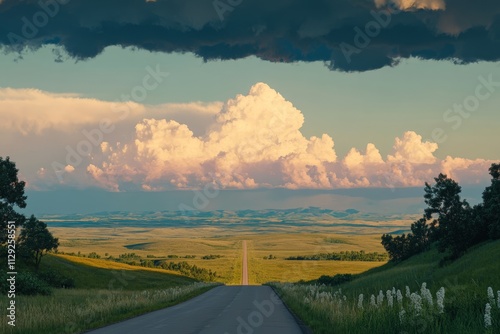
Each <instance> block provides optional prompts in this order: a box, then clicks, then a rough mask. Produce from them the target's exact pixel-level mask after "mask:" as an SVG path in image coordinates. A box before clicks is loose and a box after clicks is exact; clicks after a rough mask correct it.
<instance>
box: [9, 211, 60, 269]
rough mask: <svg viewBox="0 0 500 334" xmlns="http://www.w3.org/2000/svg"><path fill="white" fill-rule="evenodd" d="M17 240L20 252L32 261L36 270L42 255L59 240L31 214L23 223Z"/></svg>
mask: <svg viewBox="0 0 500 334" xmlns="http://www.w3.org/2000/svg"><path fill="white" fill-rule="evenodd" d="M18 241H19V249H20V252H21V254H22V255H23V256H24V257H25V258H27V259H28V260H29V261H33V262H34V265H35V270H37V271H38V268H39V266H40V262H41V261H42V257H43V256H44V255H45V254H46V253H47V252H49V251H51V250H56V249H57V247H58V246H59V240H58V239H57V238H54V236H53V235H52V233H50V232H49V230H48V229H47V224H45V223H44V222H42V221H39V220H38V219H36V218H35V216H33V215H32V216H31V217H30V218H29V219H28V220H27V221H26V222H25V223H24V226H23V229H22V230H21V233H20V235H19V239H18Z"/></svg>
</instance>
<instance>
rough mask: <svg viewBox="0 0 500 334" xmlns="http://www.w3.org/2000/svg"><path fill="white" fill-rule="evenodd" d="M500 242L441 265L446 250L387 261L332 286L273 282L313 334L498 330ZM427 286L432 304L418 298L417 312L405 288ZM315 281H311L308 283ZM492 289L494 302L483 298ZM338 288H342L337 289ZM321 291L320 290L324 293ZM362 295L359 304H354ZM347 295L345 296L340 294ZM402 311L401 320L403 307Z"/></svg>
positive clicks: (472, 250)
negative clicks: (440, 302) (394, 293)
mask: <svg viewBox="0 0 500 334" xmlns="http://www.w3.org/2000/svg"><path fill="white" fill-rule="evenodd" d="M499 255H500V240H498V241H492V242H486V243H483V244H480V245H477V246H475V247H473V248H471V249H470V250H469V251H468V252H467V253H466V254H465V255H464V256H462V257H461V258H459V259H457V260H456V261H454V262H452V263H449V264H447V265H445V266H439V261H440V260H441V259H442V258H443V257H444V254H442V253H439V252H438V251H437V250H436V249H431V250H429V251H427V252H424V253H422V254H419V255H416V256H413V257H411V258H410V259H408V260H406V261H403V262H401V263H398V264H394V263H387V264H385V265H383V266H381V267H377V268H374V269H371V270H369V271H367V272H364V273H362V274H360V275H358V276H357V277H356V278H355V279H354V280H353V281H351V282H348V283H344V284H341V285H338V286H334V287H324V286H323V287H321V286H311V284H294V285H288V286H287V285H283V284H273V285H274V286H275V287H276V288H277V290H278V291H279V293H280V294H281V295H282V297H283V299H284V300H285V302H286V303H287V304H288V306H289V307H290V308H291V309H292V310H293V311H294V312H295V313H296V314H297V315H298V316H299V317H300V318H302V320H304V322H305V323H306V324H308V325H309V326H310V327H311V328H312V329H313V331H314V333H331V331H332V329H334V330H335V333H352V334H356V333H370V334H373V333H401V332H406V333H433V334H434V333H443V334H444V333H500V305H499V304H500V303H499V301H500V295H499V294H497V291H499V290H500V262H499V260H498V258H499ZM424 282H425V283H426V284H427V288H428V289H429V290H430V292H431V294H432V298H433V305H432V306H430V305H429V303H428V302H427V301H426V300H425V298H423V299H422V303H423V304H422V305H423V311H421V312H420V314H418V312H415V307H414V304H412V301H411V298H408V297H406V296H405V295H406V293H405V292H406V286H408V287H409V288H410V290H411V292H415V293H418V294H420V295H421V296H422V297H423V294H422V293H421V286H422V283H424ZM309 283H314V282H309ZM393 287H395V289H396V290H397V289H399V290H401V291H402V294H403V301H402V304H399V303H398V302H397V301H396V297H394V302H393V303H394V305H393V306H391V305H389V303H388V299H387V297H386V296H387V294H386V292H387V290H392V288H393ZM441 287H444V288H445V298H444V312H443V313H440V312H439V309H438V308H437V299H436V292H437V291H438V290H439V289H440V288H441ZM488 287H492V289H493V291H494V301H490V300H489V299H488V297H487V289H488ZM339 289H341V291H339ZM379 291H382V293H383V295H384V298H383V302H382V303H380V304H379V302H378V301H377V302H376V304H377V305H378V306H377V305H371V303H370V299H371V296H372V295H374V296H375V297H376V296H377V295H378V294H379ZM323 292H324V294H322V293H323ZM360 294H363V303H362V305H363V307H362V308H360V307H359V306H358V300H359V299H358V298H359V295H360ZM344 296H345V297H344ZM488 302H490V303H491V306H492V309H491V319H492V326H491V327H489V328H488V329H486V328H485V305H486V303H488ZM402 308H404V309H405V312H406V313H405V315H404V317H405V318H404V319H405V320H403V321H402V320H401V318H400V312H401V309H402Z"/></svg>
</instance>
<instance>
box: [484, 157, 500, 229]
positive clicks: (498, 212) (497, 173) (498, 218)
mask: <svg viewBox="0 0 500 334" xmlns="http://www.w3.org/2000/svg"><path fill="white" fill-rule="evenodd" d="M489 171H490V175H491V177H492V179H491V185H490V186H489V187H486V189H485V190H484V192H483V210H482V217H483V219H484V221H485V224H486V225H487V228H488V232H489V237H490V238H492V239H499V238H500V163H499V164H492V165H491V167H490V169H489Z"/></svg>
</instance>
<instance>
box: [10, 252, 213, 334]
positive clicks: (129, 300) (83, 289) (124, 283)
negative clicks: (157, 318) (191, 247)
mask: <svg viewBox="0 0 500 334" xmlns="http://www.w3.org/2000/svg"><path fill="white" fill-rule="evenodd" d="M41 270H50V271H53V272H57V273H60V274H63V275H65V276H68V277H72V278H73V279H74V280H75V285H76V288H75V289H54V290H53V293H52V294H51V295H50V296H16V306H17V322H16V327H15V328H13V327H11V326H8V325H7V317H2V318H1V319H0V333H16V334H45V333H47V334H53V333H66V334H73V333H83V332H85V331H87V330H89V329H92V328H96V327H100V326H103V325H106V324H110V323H114V322H118V321H121V320H124V319H127V318H130V317H133V316H136V315H139V314H142V313H146V312H149V311H153V310H157V309H160V308H164V307H168V306H172V305H175V304H178V303H180V302H182V301H184V300H187V299H190V298H192V297H194V296H196V295H199V294H201V293H203V292H205V291H207V290H209V289H210V288H212V287H213V286H215V285H213V284H205V283H197V282H196V281H195V280H193V279H191V278H188V277H184V276H180V275H178V274H175V273H169V272H167V271H165V270H158V269H150V268H142V267H136V266H129V265H126V264H121V263H116V262H112V261H105V260H99V259H89V258H81V257H76V256H67V255H48V256H46V257H44V259H43V261H42V265H41Z"/></svg>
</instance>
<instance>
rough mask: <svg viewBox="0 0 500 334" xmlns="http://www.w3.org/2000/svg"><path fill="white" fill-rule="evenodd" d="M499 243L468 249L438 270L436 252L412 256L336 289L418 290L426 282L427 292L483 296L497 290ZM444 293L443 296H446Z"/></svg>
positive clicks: (386, 265) (499, 277) (366, 273)
mask: <svg viewBox="0 0 500 334" xmlns="http://www.w3.org/2000/svg"><path fill="white" fill-rule="evenodd" d="M499 256H500V240H498V241H493V242H487V243H483V244H480V245H477V246H475V247H473V248H471V249H470V250H469V251H468V252H467V253H466V254H465V255H464V256H462V257H461V258H459V259H458V260H456V261H454V262H452V263H450V264H448V265H445V266H443V267H440V266H439V261H440V260H441V259H442V258H443V254H442V253H439V252H438V251H437V250H436V249H431V250H430V251H428V252H424V253H422V254H419V255H416V256H413V257H411V258H409V259H408V260H406V261H403V262H401V263H398V264H393V263H387V264H385V265H383V266H381V267H377V268H374V269H371V270H369V271H366V272H365V273H363V274H361V275H359V277H358V278H357V279H355V280H354V281H352V282H349V283H346V284H343V285H341V286H340V287H341V288H342V289H343V290H345V292H348V291H350V290H352V291H356V293H358V291H365V292H366V293H368V292H371V293H373V292H372V291H375V290H377V291H378V290H379V289H383V290H384V291H385V290H387V289H388V288H392V287H393V286H395V287H404V286H406V285H409V286H410V288H412V289H416V288H418V287H419V286H420V285H421V283H422V282H427V286H428V287H429V288H431V287H434V288H436V289H438V288H440V287H441V286H444V287H445V288H448V289H447V290H448V291H450V292H454V291H460V290H463V288H464V287H466V288H467V289H471V288H474V289H478V290H479V291H481V292H483V291H486V289H487V287H489V286H493V287H496V289H499V290H500V262H499V260H498V257H499ZM448 291H447V292H448Z"/></svg>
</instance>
